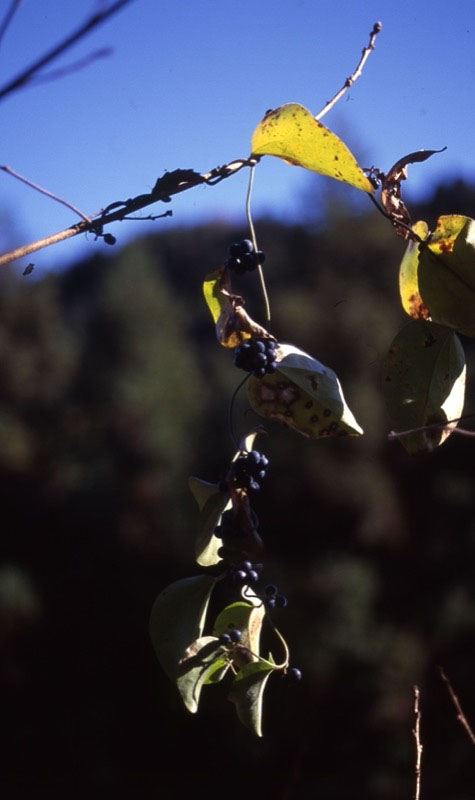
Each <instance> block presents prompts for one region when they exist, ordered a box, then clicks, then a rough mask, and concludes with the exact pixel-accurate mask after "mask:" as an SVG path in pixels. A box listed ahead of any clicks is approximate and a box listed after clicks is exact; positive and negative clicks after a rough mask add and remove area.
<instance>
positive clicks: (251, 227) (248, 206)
mask: <svg viewBox="0 0 475 800" xmlns="http://www.w3.org/2000/svg"><path fill="white" fill-rule="evenodd" d="M255 168H256V167H255V164H253V165H252V166H251V168H250V170H249V183H248V186H247V195H246V217H247V222H248V225H249V230H250V232H251V239H252V244H253V246H254V252H256V253H257V238H256V231H255V230H254V223H253V221H252V214H251V196H252V187H253V185H254V170H255ZM257 271H258V275H259V281H260V284H261V291H262V296H263V298H264V306H265V309H266V322H267V323H269V322H270V303H269V296H268V294H267V288H266V282H265V280H264V272H263V269H262V266H261V265H260V264H258V265H257Z"/></svg>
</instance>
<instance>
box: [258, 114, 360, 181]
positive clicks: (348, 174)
mask: <svg viewBox="0 0 475 800" xmlns="http://www.w3.org/2000/svg"><path fill="white" fill-rule="evenodd" d="M251 149H252V155H253V156H264V155H268V156H278V157H279V158H283V159H284V160H285V161H287V162H288V163H289V164H294V165H295V166H298V167H304V168H305V169H309V170H311V171H312V172H318V173H319V174H320V175H328V176H329V177H330V178H335V180H337V181H344V182H345V183H349V184H350V185H351V186H355V187H356V188H357V189H362V190H363V191H364V192H373V191H374V187H373V185H372V184H371V183H370V181H369V180H368V178H367V177H366V175H365V174H364V172H363V170H362V169H361V167H359V166H358V163H357V161H356V159H355V157H354V156H353V154H352V153H351V152H350V151H349V150H348V148H347V146H346V145H345V144H343V142H342V141H341V139H339V138H338V136H336V135H335V134H334V133H332V132H331V131H329V130H328V129H327V128H325V126H324V125H322V123H321V122H318V121H317V120H316V119H315V117H314V116H313V114H312V113H311V112H310V111H308V110H307V109H306V108H304V107H303V106H301V105H299V104H298V103H287V104H286V105H283V106H279V108H276V109H274V110H273V111H268V112H267V114H266V115H265V117H264V119H263V120H262V121H261V122H260V123H259V125H258V126H257V128H256V130H255V131H254V133H253V135H252V141H251Z"/></svg>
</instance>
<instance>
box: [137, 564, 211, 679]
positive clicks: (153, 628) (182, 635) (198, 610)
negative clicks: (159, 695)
mask: <svg viewBox="0 0 475 800" xmlns="http://www.w3.org/2000/svg"><path fill="white" fill-rule="evenodd" d="M216 581H217V578H214V577H211V576H210V575H196V576H194V577H192V578H182V579H181V580H179V581H175V583H172V584H170V586H167V588H166V589H164V590H163V592H161V593H160V594H159V595H158V597H157V598H156V600H155V602H154V604H153V607H152V611H151V614H150V638H151V640H152V644H153V647H154V649H155V653H156V655H157V658H158V660H159V662H160V664H161V666H162V668H163V670H164V671H165V672H166V674H167V675H168V677H169V678H171V680H173V681H174V680H176V678H177V676H178V664H179V662H180V660H181V658H182V657H183V653H184V652H185V650H186V648H187V647H188V646H189V645H190V643H191V642H193V641H194V640H195V639H198V638H199V637H200V636H201V634H202V632H203V627H204V622H205V617H206V611H207V609H208V603H209V598H210V595H211V591H212V589H213V587H214V585H215V583H216Z"/></svg>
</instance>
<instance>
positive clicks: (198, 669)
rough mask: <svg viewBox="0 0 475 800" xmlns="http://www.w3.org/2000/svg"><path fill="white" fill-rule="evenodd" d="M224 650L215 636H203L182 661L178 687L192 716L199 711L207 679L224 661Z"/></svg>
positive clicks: (195, 642)
mask: <svg viewBox="0 0 475 800" xmlns="http://www.w3.org/2000/svg"><path fill="white" fill-rule="evenodd" d="M222 652H223V648H222V647H221V646H220V644H219V640H218V639H216V637H215V636H202V637H201V638H199V639H196V641H194V642H192V644H191V645H190V646H189V647H188V648H187V649H186V651H185V653H184V655H183V658H182V659H181V661H180V665H179V669H178V677H177V681H176V684H177V687H178V691H179V692H180V694H181V697H182V700H183V702H184V704H185V706H186V708H187V709H188V711H191V713H192V714H195V713H196V711H198V703H199V700H200V694H201V689H202V687H203V685H204V684H205V683H206V682H207V677H208V676H209V675H210V674H212V673H213V672H214V671H215V666H216V663H217V662H218V661H221V660H222Z"/></svg>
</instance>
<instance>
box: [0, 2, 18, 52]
mask: <svg viewBox="0 0 475 800" xmlns="http://www.w3.org/2000/svg"><path fill="white" fill-rule="evenodd" d="M20 3H21V0H12V3H11V4H10V8H7V10H6V12H5V16H4V17H3V20H2V21H1V22H0V43H1V41H2V39H3V37H4V36H5V34H6V32H7V29H8V26H9V25H10V22H11V21H12V19H13V17H14V15H15V12H16V11H18V7H19V5H20Z"/></svg>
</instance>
